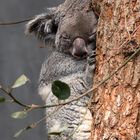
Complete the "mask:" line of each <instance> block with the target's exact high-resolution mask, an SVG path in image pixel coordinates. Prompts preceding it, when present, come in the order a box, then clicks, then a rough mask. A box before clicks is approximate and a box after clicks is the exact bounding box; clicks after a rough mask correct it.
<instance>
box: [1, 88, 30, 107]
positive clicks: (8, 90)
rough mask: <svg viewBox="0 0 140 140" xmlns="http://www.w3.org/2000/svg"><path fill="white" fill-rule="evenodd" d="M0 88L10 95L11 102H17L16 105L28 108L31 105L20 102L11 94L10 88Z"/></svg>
mask: <svg viewBox="0 0 140 140" xmlns="http://www.w3.org/2000/svg"><path fill="white" fill-rule="evenodd" d="M0 89H1V90H2V91H3V92H4V93H6V94H7V95H8V96H10V97H11V99H12V100H13V102H15V103H17V104H18V105H20V106H22V107H25V108H26V109H30V108H31V106H28V105H26V104H23V103H21V102H20V101H19V100H17V99H16V98H15V97H14V96H13V95H12V90H10V89H5V88H4V87H2V86H0Z"/></svg>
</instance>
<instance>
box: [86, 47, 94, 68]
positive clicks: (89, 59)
mask: <svg viewBox="0 0 140 140" xmlns="http://www.w3.org/2000/svg"><path fill="white" fill-rule="evenodd" d="M95 56H96V51H95V50H94V51H92V52H91V53H90V54H89V56H88V58H87V62H88V64H89V66H91V65H94V64H95V61H96V60H95Z"/></svg>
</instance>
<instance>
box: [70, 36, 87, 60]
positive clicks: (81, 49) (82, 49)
mask: <svg viewBox="0 0 140 140" xmlns="http://www.w3.org/2000/svg"><path fill="white" fill-rule="evenodd" d="M87 54H88V50H87V47H86V43H85V41H84V39H82V38H76V39H75V40H74V42H73V48H72V55H73V56H74V57H76V58H79V59H80V58H86V57H87Z"/></svg>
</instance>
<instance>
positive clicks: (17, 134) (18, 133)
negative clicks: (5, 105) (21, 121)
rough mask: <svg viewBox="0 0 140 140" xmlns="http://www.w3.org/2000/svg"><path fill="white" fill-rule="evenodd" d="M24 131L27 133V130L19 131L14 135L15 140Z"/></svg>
mask: <svg viewBox="0 0 140 140" xmlns="http://www.w3.org/2000/svg"><path fill="white" fill-rule="evenodd" d="M24 131H25V129H21V130H19V131H18V132H17V133H16V134H15V135H14V138H17V137H19V136H20V135H21V134H22V133H23V132H24Z"/></svg>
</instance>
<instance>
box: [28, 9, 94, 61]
mask: <svg viewBox="0 0 140 140" xmlns="http://www.w3.org/2000/svg"><path fill="white" fill-rule="evenodd" d="M56 17H57V16H56V15H55V14H49V15H48V14H41V15H38V16H36V17H35V18H34V19H33V20H31V21H30V22H29V23H28V24H27V26H26V33H27V34H31V33H34V34H35V35H36V36H37V37H38V38H39V39H40V40H42V41H44V42H45V44H46V45H47V43H48V42H51V43H52V45H51V46H53V47H55V48H56V50H57V51H60V52H64V53H67V54H70V55H72V56H74V57H75V58H78V59H81V58H85V57H86V56H87V54H88V51H89V49H92V48H91V47H93V49H94V47H95V32H96V25H97V19H96V17H95V15H94V13H93V12H92V11H90V12H85V13H84V12H80V11H77V12H75V13H73V14H66V15H65V16H63V18H57V20H56ZM58 19H59V21H58ZM91 43H92V45H91ZM93 44H94V45H93ZM89 47H90V48H89Z"/></svg>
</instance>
